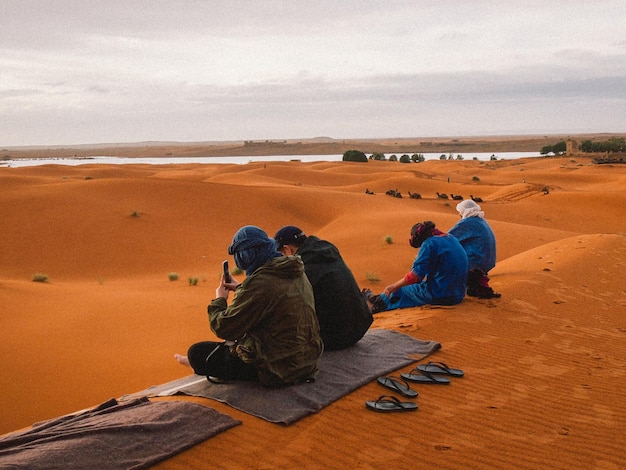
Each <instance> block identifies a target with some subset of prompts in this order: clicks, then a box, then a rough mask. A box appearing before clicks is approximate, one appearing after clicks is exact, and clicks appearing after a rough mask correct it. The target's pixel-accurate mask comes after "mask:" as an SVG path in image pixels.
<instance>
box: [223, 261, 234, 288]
mask: <svg viewBox="0 0 626 470" xmlns="http://www.w3.org/2000/svg"><path fill="white" fill-rule="evenodd" d="M222 269H223V271H224V284H230V283H231V282H232V278H231V277H230V269H228V260H224V261H223V262H222Z"/></svg>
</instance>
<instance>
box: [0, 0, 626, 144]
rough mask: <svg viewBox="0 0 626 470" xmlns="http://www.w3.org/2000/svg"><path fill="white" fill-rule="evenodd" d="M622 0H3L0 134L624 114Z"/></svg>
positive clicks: (472, 128)
mask: <svg viewBox="0 0 626 470" xmlns="http://www.w3.org/2000/svg"><path fill="white" fill-rule="evenodd" d="M624 14H626V4H624V3H623V2H621V1H606V2H597V3H594V2H592V3H589V2H583V1H571V2H565V1H555V2H549V3H547V4H546V3H545V2H539V1H534V0H531V1H529V2H523V3H513V4H510V3H494V2H489V1H477V2H471V3H465V2H453V1H446V0H443V1H441V2H436V3H435V2H405V1H399V0H398V1H394V0H389V1H378V0H363V1H359V2H356V1H345V2H334V1H330V0H321V1H319V2H308V3H303V2H291V1H287V0H283V1H279V0H270V1H268V2H262V3H256V2H248V1H244V0H234V1H231V2H213V1H200V0H197V1H191V0H186V1H179V0H172V1H168V2H165V1H161V0H154V1H146V0H140V1H135V2H126V1H123V2H122V1H121V0H112V1H109V2H101V3H95V2H83V1H79V0H50V1H47V2H38V1H33V0H24V1H21V0H20V1H18V0H4V1H2V2H0V15H2V17H3V18H9V20H8V21H5V23H4V24H3V28H1V29H0V106H1V107H2V109H3V114H2V116H0V143H1V144H3V145H5V146H6V145H10V144H36V143H37V144H45V143H59V142H62V143H71V142H75V141H77V139H78V141H79V142H93V141H105V140H108V139H113V140H114V141H124V140H126V141H140V140H186V139H191V140H206V139H208V138H215V139H216V140H226V139H249V138H254V139H256V138H269V137H272V138H275V137H281V138H290V137H303V136H304V137H306V136H311V135H331V136H338V137H346V138H348V137H368V136H370V137H384V136H387V135H393V136H400V135H404V136H411V135H415V134H420V133H428V135H436V134H445V135H449V134H454V133H457V132H463V133H464V134H466V133H499V132H503V131H504V130H506V132H507V133H527V132H529V131H530V130H531V129H533V130H539V132H541V133H550V132H552V131H554V130H555V129H557V128H558V129H563V128H567V127H568V126H576V127H577V128H578V127H581V128H586V129H587V130H588V131H603V130H607V131H608V130H609V129H610V130H615V129H618V130H619V129H625V128H626V122H625V121H626V117H624V116H623V112H622V113H620V112H619V110H620V109H623V105H624V94H623V92H622V91H621V90H623V89H624V84H625V79H624V77H625V75H626V74H625V72H624V71H625V70H626V51H625V47H624V45H625V44H626V39H624V33H622V32H621V30H620V29H619V28H613V29H611V30H610V34H608V33H607V31H609V30H607V26H606V25H610V24H612V23H614V21H615V18H620V17H622V16H624ZM565 109H567V110H568V113H569V114H567V113H564V112H562V110H565ZM596 110H602V111H603V112H598V111H596ZM585 119H586V120H587V122H586V123H585ZM41 139H45V140H43V141H42V140H41ZM47 139H50V140H47Z"/></svg>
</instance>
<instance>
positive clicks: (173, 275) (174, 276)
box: [167, 273, 178, 281]
mask: <svg viewBox="0 0 626 470" xmlns="http://www.w3.org/2000/svg"><path fill="white" fill-rule="evenodd" d="M167 278H168V279H169V280H170V281H178V273H169V274H168V275H167Z"/></svg>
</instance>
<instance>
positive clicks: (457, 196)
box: [450, 193, 463, 201]
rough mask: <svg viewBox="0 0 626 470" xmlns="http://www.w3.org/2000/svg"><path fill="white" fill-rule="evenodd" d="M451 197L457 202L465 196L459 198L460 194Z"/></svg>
mask: <svg viewBox="0 0 626 470" xmlns="http://www.w3.org/2000/svg"><path fill="white" fill-rule="evenodd" d="M450 197H452V199H454V200H455V201H462V200H463V196H459V195H458V194H457V195H456V196H455V195H454V194H452V193H450Z"/></svg>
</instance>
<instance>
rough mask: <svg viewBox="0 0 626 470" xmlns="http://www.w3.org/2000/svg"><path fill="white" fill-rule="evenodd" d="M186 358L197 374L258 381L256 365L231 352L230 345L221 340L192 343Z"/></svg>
mask: <svg viewBox="0 0 626 470" xmlns="http://www.w3.org/2000/svg"><path fill="white" fill-rule="evenodd" d="M187 358H188V359H189V364H190V365H191V367H192V368H193V370H194V372H195V373H196V374H198V375H205V376H207V377H214V378H217V379H222V380H247V381H252V382H258V381H259V377H258V373H257V370H256V367H254V366H253V365H251V364H247V363H245V362H243V361H242V360H241V359H239V356H237V355H236V354H235V353H231V352H230V347H229V346H226V345H225V344H224V343H223V342H221V343H217V342H214V341H204V342H202V343H196V344H193V345H191V347H190V348H189V351H188V352H187Z"/></svg>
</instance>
